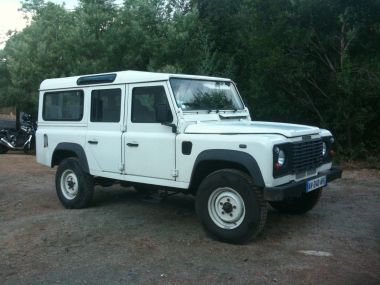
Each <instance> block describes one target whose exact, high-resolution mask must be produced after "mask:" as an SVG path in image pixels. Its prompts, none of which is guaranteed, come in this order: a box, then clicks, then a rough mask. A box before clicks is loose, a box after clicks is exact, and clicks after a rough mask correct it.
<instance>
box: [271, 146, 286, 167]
mask: <svg viewBox="0 0 380 285" xmlns="http://www.w3.org/2000/svg"><path fill="white" fill-rule="evenodd" d="M274 152H275V154H276V157H277V161H276V162H275V168H276V169H280V168H281V167H282V166H284V164H285V152H284V151H283V150H282V149H280V148H279V147H275V149H274Z"/></svg>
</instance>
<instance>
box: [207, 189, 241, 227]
mask: <svg viewBox="0 0 380 285" xmlns="http://www.w3.org/2000/svg"><path fill="white" fill-rule="evenodd" d="M208 213H209V215H210V218H211V219H212V221H213V222H214V223H215V224H216V225H217V226H218V227H220V228H223V229H228V230H232V229H235V228H237V227H238V226H240V225H241V223H242V222H243V220H244V217H245V205H244V200H243V198H242V197H241V196H240V194H239V193H238V192H236V191H235V190H234V189H232V188H229V187H223V188H217V189H215V190H214V191H213V192H212V193H211V195H210V197H209V199H208Z"/></svg>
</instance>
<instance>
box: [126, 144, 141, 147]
mask: <svg viewBox="0 0 380 285" xmlns="http://www.w3.org/2000/svg"><path fill="white" fill-rule="evenodd" d="M127 146H130V147H138V146H139V144H138V143H127Z"/></svg>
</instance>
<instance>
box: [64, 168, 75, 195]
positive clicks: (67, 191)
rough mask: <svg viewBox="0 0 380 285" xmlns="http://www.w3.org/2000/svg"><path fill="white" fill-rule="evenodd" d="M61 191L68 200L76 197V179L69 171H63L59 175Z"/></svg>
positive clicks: (72, 172)
mask: <svg viewBox="0 0 380 285" xmlns="http://www.w3.org/2000/svg"><path fill="white" fill-rule="evenodd" d="M61 190H62V194H63V196H64V197H65V198H66V199H68V200H73V199H74V198H75V197H76V196H77V195H78V190H79V185H78V177H77V175H76V174H75V173H74V171H72V170H71V169H67V170H65V171H64V172H63V173H62V175H61Z"/></svg>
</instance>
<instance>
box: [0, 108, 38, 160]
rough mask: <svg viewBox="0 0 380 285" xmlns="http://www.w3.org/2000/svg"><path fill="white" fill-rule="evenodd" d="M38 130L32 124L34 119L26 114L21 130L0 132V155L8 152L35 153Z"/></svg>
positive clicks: (2, 130)
mask: <svg viewBox="0 0 380 285" xmlns="http://www.w3.org/2000/svg"><path fill="white" fill-rule="evenodd" d="M36 129H37V126H36V125H35V124H34V123H33V122H32V117H31V116H30V115H29V114H26V113H24V114H23V115H22V120H21V123H20V129H19V130H16V129H1V130H0V154H3V153H6V152H8V150H23V151H24V152H25V153H31V152H35V149H36V137H35V134H36Z"/></svg>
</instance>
